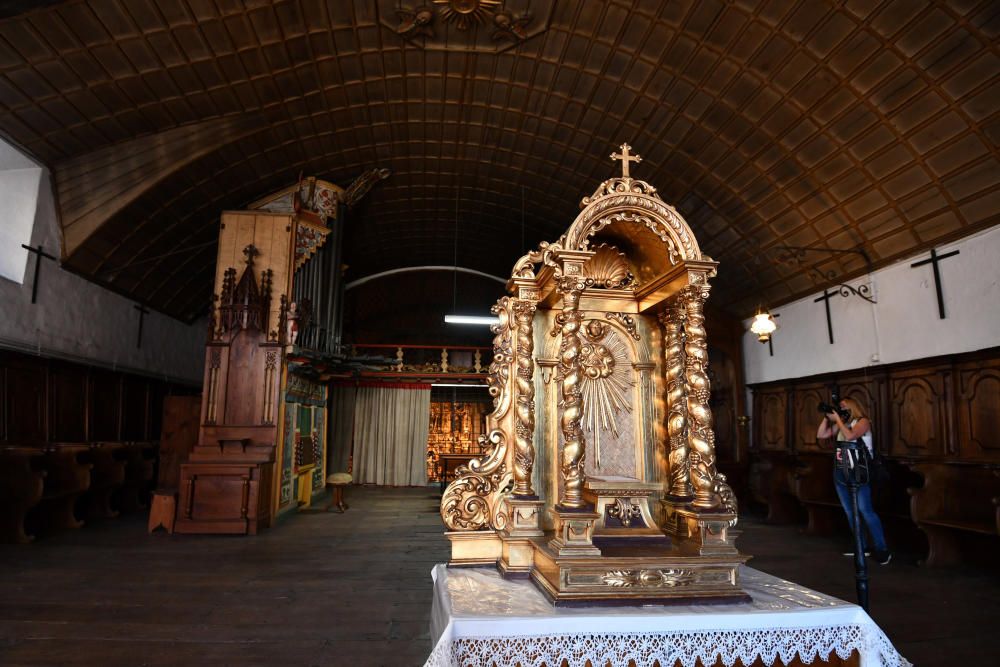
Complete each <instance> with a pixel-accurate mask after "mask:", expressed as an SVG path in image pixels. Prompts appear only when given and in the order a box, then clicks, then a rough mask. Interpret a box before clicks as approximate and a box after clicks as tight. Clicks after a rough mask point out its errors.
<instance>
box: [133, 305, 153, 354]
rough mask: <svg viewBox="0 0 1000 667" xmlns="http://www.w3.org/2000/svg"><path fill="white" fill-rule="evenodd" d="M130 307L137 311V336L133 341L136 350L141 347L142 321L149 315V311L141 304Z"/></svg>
mask: <svg viewBox="0 0 1000 667" xmlns="http://www.w3.org/2000/svg"><path fill="white" fill-rule="evenodd" d="M132 307H133V308H135V309H136V310H138V311H139V335H138V336H136V339H135V346H136V347H137V348H138V347H142V320H143V318H144V317H145V316H146V315H148V314H149V311H148V310H146V308H144V307H143V305H142V304H141V303H137V304H135V305H134V306H132Z"/></svg>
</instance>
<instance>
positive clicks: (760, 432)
mask: <svg viewBox="0 0 1000 667" xmlns="http://www.w3.org/2000/svg"><path fill="white" fill-rule="evenodd" d="M754 409H755V411H756V412H757V419H755V420H754V421H755V422H757V442H758V444H759V445H760V448H761V449H766V450H771V451H779V450H784V449H788V394H787V393H786V391H785V389H784V388H781V389H778V390H771V391H761V392H760V393H759V394H758V395H757V396H756V398H755V399H754Z"/></svg>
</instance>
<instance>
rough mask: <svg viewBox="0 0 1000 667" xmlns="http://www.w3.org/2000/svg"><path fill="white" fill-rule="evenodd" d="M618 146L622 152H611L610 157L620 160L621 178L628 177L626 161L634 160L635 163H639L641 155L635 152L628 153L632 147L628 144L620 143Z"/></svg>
mask: <svg viewBox="0 0 1000 667" xmlns="http://www.w3.org/2000/svg"><path fill="white" fill-rule="evenodd" d="M620 148H621V151H622V152H621V153H612V154H611V159H612V160H621V161H622V178H628V177H629V175H628V163H629V162H635V163H636V164H639V163H640V162H642V157H641V156H640V155H639V154H638V153H636V154H635V155H632V154H631V153H629V151H630V150H632V147H631V146H629V145H628V144H622V145H621V146H620Z"/></svg>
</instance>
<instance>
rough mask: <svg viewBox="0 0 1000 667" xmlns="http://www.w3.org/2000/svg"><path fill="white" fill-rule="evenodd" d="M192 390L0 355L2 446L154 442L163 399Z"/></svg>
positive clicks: (66, 364)
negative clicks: (10, 444)
mask: <svg viewBox="0 0 1000 667" xmlns="http://www.w3.org/2000/svg"><path fill="white" fill-rule="evenodd" d="M196 391H197V389H196V388H195V387H193V386H183V385H173V384H170V383H168V382H163V381H159V380H154V379H150V378H146V377H142V376H139V375H133V374H127V373H121V372H115V371H110V370H103V369H97V368H93V367H89V366H85V365H82V364H74V363H70V362H66V361H59V360H54V359H46V358H44V357H37V356H32V355H26V354H20V353H17V352H8V351H5V350H0V442H4V443H16V444H26V445H32V446H38V445H44V444H46V443H56V442H62V443H67V442H96V441H106V442H110V441H119V440H132V441H153V440H157V439H158V438H159V437H160V428H161V425H162V419H163V417H162V409H163V408H162V406H163V398H164V396H167V395H170V394H191V393H194V392H196ZM123 407H124V410H123Z"/></svg>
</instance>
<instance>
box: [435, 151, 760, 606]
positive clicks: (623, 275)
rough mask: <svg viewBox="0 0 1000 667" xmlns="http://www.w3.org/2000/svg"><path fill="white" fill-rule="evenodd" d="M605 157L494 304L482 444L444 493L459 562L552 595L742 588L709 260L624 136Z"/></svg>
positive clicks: (684, 593)
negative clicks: (604, 176)
mask: <svg viewBox="0 0 1000 667" xmlns="http://www.w3.org/2000/svg"><path fill="white" fill-rule="evenodd" d="M611 157H612V159H614V160H621V163H622V175H621V176H618V177H615V178H612V179H609V180H607V181H605V182H604V183H602V184H601V186H600V187H599V188H597V190H596V191H595V192H594V193H593V195H591V196H590V197H585V198H584V199H583V200H582V202H581V208H582V210H581V212H580V214H579V215H578V216H577V218H576V220H574V221H573V223H572V224H571V225H570V226H569V228H568V229H567V231H566V233H565V234H563V235H562V236H561V237H560V238H559V239H558V240H557V241H555V242H552V243H548V242H544V243H542V244H540V245H539V247H538V249H537V250H534V251H532V252H529V253H528V254H526V255H525V256H524V257H522V258H521V259H520V260H518V261H517V262H516V263H515V265H514V269H513V271H512V273H511V278H510V280H509V281H508V284H507V287H508V292H509V293H510V296H505V297H503V298H501V299H500V300H499V301H498V302H497V304H496V306H494V308H493V312H494V313H495V314H497V315H498V316H499V320H500V321H499V324H497V325H495V326H494V329H493V332H494V334H495V336H496V337H495V339H494V362H493V366H492V367H491V369H490V392H491V394H492V395H493V397H494V411H493V413H492V414H491V415H490V416H489V417H488V418H487V422H488V423H487V426H488V431H489V435H488V436H486V438H485V440H486V442H484V445H487V449H488V451H489V454H487V455H486V456H484V457H483V458H482V459H478V460H473V461H472V462H471V463H470V464H469V466H468V467H467V468H460V469H459V471H458V474H457V477H456V479H455V481H453V482H452V483H451V484H450V485H449V486H448V488H447V490H446V492H445V494H444V497H443V498H442V503H441V515H442V518H443V519H444V522H445V525H446V526H447V527H448V529H449V532H448V533H447V536H448V538H449V539H450V540H451V542H452V561H451V562H452V564H454V565H461V564H482V563H488V562H497V563H498V565H499V567H500V569H501V571H502V572H503V573H504V574H505V575H507V576H518V575H521V576H530V577H531V578H532V580H533V581H534V582H535V583H536V584H537V585H538V586H539V587H540V588H541V589H542V590H543V591H544V592H546V593H547V594H548V595H549V596H550V597H551V598H552V599H553V600H554V601H556V602H559V601H565V600H610V601H625V602H636V601H643V602H645V601H657V600H664V599H675V598H678V597H683V598H692V599H704V598H712V599H720V598H721V599H733V600H735V599H741V598H742V593H741V591H740V589H739V586H738V582H737V566H738V565H739V563H741V562H743V561H744V560H746V558H745V557H743V556H741V555H740V554H739V552H738V551H737V550H736V548H735V546H734V544H733V542H732V540H731V539H730V536H729V533H728V529H729V528H730V527H731V526H732V525H735V523H736V512H737V508H736V501H735V497H734V496H733V494H732V491H731V490H730V488H729V486H728V485H727V483H726V480H725V477H724V476H723V475H721V474H719V473H718V471H717V470H716V466H715V447H714V440H715V437H714V433H713V431H712V413H711V410H710V409H709V406H708V399H709V379H708V373H707V365H708V350H707V345H706V336H705V327H704V319H705V317H704V304H705V301H706V299H707V298H708V295H709V292H710V286H709V280H710V279H711V278H712V277H714V275H715V268H716V266H717V264H716V262H714V261H713V260H712V259H711V258H710V257H707V256H705V255H703V254H702V253H701V249H700V248H699V246H698V242H697V240H696V239H695V236H694V234H693V232H692V231H691V228H690V227H689V226H688V225H687V223H686V222H685V220H684V218H683V217H682V216H681V215H680V214H679V213H678V212H677V211H676V209H674V208H673V207H672V206H669V205H668V204H666V203H665V202H664V201H663V200H662V199H660V197H659V195H658V194H657V192H656V189H655V188H654V187H652V186H651V185H649V184H648V183H646V182H644V181H641V180H637V179H633V178H632V177H631V176H630V174H629V166H630V164H631V163H633V162H635V163H638V162H639V161H640V160H641V158H640V157H639V156H638V155H634V154H632V153H631V147H630V146H628V145H627V144H623V145H622V146H621V152H620V153H612V155H611ZM546 339H547V340H548V341H549V343H548V344H546V343H545V342H544V341H545V340H546ZM536 350H537V351H538V352H537V354H536ZM536 412H537V419H536ZM588 440H589V441H590V442H588ZM536 443H537V444H536ZM588 452H590V458H589V459H588ZM588 472H589V474H588ZM650 500H656V501H657V502H656V503H655V510H653V509H651V505H650ZM654 514H655V517H654ZM548 531H551V532H548ZM637 540H638V542H637ZM640 543H641V546H639V545H640ZM623 582H624V583H623Z"/></svg>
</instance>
